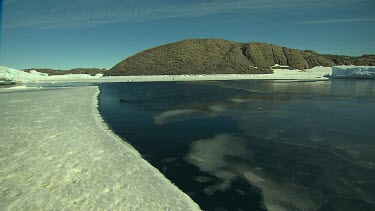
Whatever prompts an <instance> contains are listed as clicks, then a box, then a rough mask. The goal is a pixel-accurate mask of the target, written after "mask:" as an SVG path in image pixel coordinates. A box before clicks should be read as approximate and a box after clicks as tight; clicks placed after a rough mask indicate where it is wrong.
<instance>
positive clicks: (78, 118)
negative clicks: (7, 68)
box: [0, 87, 199, 210]
mask: <svg viewBox="0 0 375 211" xmlns="http://www.w3.org/2000/svg"><path fill="white" fill-rule="evenodd" d="M97 94H98V89H97V87H80V88H65V89H58V90H45V91H30V92H17V91H15V92H12V93H9V92H7V93H0V119H1V121H0V134H1V136H0V184H1V185H0V210H199V207H198V205H197V204H196V203H194V202H193V201H192V200H191V199H190V198H189V197H188V196H187V195H186V194H185V193H183V192H182V191H180V190H179V189H178V188H177V187H176V186H174V185H173V184H172V183H171V182H170V181H169V180H167V179H166V178H165V177H164V176H163V175H162V174H161V173H160V172H159V171H158V170H157V169H155V168H154V167H152V166H151V165H150V164H149V163H148V162H146V161H145V160H144V159H142V157H141V155H140V154H139V153H138V152H137V151H136V150H135V149H134V148H132V147H131V146H130V145H129V144H127V143H126V142H124V141H122V140H121V139H120V138H119V137H117V136H116V135H115V134H113V133H112V132H111V131H110V130H109V129H108V128H107V126H106V125H105V124H104V123H103V120H102V118H101V117H100V115H99V112H98V110H97V103H98V102H97Z"/></svg>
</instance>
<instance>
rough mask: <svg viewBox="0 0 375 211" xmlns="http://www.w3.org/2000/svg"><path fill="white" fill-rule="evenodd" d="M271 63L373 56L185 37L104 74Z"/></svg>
mask: <svg viewBox="0 0 375 211" xmlns="http://www.w3.org/2000/svg"><path fill="white" fill-rule="evenodd" d="M275 64H279V65H284V66H289V68H291V69H309V68H312V67H315V66H334V65H366V66H369V65H370V66H372V65H375V55H364V56H361V57H350V56H337V55H324V54H319V53H317V52H314V51H311V50H297V49H291V48H286V47H281V46H277V45H273V44H267V43H259V42H253V43H239V42H232V41H228V40H222V39H188V40H183V41H180V42H176V43H171V44H167V45H162V46H159V47H155V48H152V49H148V50H145V51H142V52H140V53H137V54H135V55H134V56H131V57H129V58H127V59H125V60H123V61H121V62H120V63H118V64H117V65H115V66H114V67H113V68H111V69H110V70H109V71H107V72H106V73H105V75H113V76H114V75H165V74H178V75H179V74H220V73H248V74H257V73H272V68H271V67H272V66H274V65H275Z"/></svg>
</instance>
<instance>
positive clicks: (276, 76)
mask: <svg viewBox="0 0 375 211" xmlns="http://www.w3.org/2000/svg"><path fill="white" fill-rule="evenodd" d="M331 73H332V68H331V67H314V68H312V69H307V70H285V69H274V73H270V74H212V75H207V74H200V75H148V76H144V75H139V76H106V77H97V76H88V75H73V74H72V75H59V76H45V77H38V78H29V79H20V81H21V82H23V83H65V82H72V83H84V82H87V83H112V82H113V83H116V82H159V81H160V82H162V81H215V80H216V81H217V80H329V78H326V77H325V76H326V75H330V74H331Z"/></svg>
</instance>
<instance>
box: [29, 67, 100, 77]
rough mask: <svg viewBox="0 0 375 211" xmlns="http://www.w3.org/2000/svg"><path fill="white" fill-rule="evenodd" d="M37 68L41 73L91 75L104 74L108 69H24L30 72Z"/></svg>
mask: <svg viewBox="0 0 375 211" xmlns="http://www.w3.org/2000/svg"><path fill="white" fill-rule="evenodd" d="M32 70H36V71H38V72H40V73H47V74H48V75H67V74H89V75H92V76H94V75H96V74H104V72H105V71H106V70H105V69H100V68H74V69H70V70H55V69H49V68H34V69H33V68H31V69H24V70H22V71H24V72H28V73H30V71H32Z"/></svg>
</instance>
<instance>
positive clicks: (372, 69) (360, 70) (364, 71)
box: [331, 66, 375, 79]
mask: <svg viewBox="0 0 375 211" xmlns="http://www.w3.org/2000/svg"><path fill="white" fill-rule="evenodd" d="M331 78H366V79H367V78H368V79H375V66H335V67H332V76H331Z"/></svg>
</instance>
